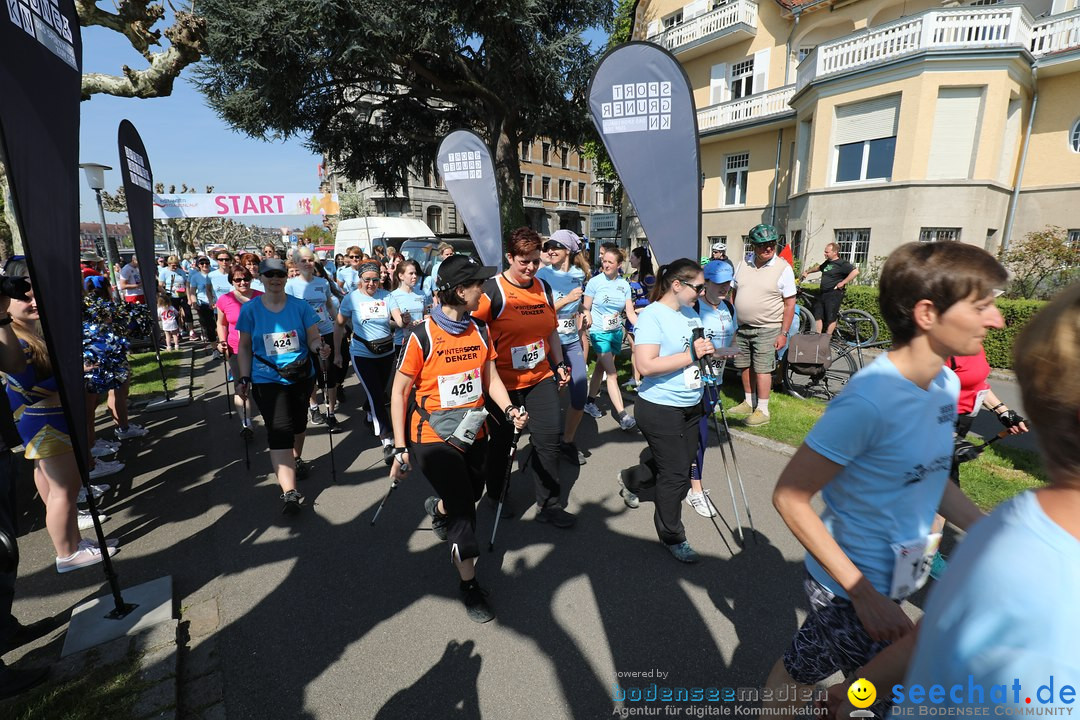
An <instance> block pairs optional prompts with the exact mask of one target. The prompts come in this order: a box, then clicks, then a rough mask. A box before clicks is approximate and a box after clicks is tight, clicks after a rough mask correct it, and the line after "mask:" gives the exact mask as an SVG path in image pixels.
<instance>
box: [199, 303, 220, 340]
mask: <svg viewBox="0 0 1080 720" xmlns="http://www.w3.org/2000/svg"><path fill="white" fill-rule="evenodd" d="M195 312H197V313H198V314H199V324H200V325H202V329H203V334H204V335H205V336H206V341H207V342H212V343H216V342H217V339H218V337H217V313H215V312H214V306H213V305H209V304H207V303H198V304H197V305H196V306H195Z"/></svg>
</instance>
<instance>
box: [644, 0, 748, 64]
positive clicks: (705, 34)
mask: <svg viewBox="0 0 1080 720" xmlns="http://www.w3.org/2000/svg"><path fill="white" fill-rule="evenodd" d="M757 19H758V6H757V3H756V2H752V1H751V0H729V2H726V3H724V4H722V5H718V6H717V7H715V8H713V9H712V10H709V11H708V12H706V13H702V14H701V15H698V16H697V17H694V18H689V19H687V20H684V21H683V22H681V23H679V24H678V25H674V26H672V27H670V28H668V29H666V30H663V31H661V32H659V33H657V34H655V35H651V36H649V38H648V40H649V42H652V43H656V44H657V45H660V46H661V47H664V48H666V49H668V50H670V51H671V52H672V53H674V54H676V55H679V56H680V57H679V60H680V61H681V62H686V61H687V60H690V59H693V58H695V57H697V56H698V55H702V54H704V53H706V52H712V51H713V50H716V49H719V48H722V47H727V46H728V45H734V44H735V43H737V42H739V41H740V40H749V39H750V38H752V37H754V35H756V34H757Z"/></svg>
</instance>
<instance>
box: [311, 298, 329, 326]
mask: <svg viewBox="0 0 1080 720" xmlns="http://www.w3.org/2000/svg"><path fill="white" fill-rule="evenodd" d="M310 304H311V309H312V310H314V311H315V316H316V317H318V318H319V322H326V320H327V319H328V318H327V314H326V303H324V302H312V303H310Z"/></svg>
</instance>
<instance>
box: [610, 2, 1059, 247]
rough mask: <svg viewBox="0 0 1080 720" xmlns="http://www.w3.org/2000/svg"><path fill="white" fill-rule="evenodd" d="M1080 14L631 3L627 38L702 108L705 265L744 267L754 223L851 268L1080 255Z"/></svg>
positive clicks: (979, 5) (951, 6)
mask: <svg viewBox="0 0 1080 720" xmlns="http://www.w3.org/2000/svg"><path fill="white" fill-rule="evenodd" d="M1077 2H1078V0H1031V1H1030V2H1023V3H1000V2H997V1H996V0H974V2H964V3H963V4H961V3H958V2H945V3H941V2H936V1H935V0H760V2H754V1H753V0H727V2H719V1H717V0H694V1H693V2H690V3H689V4H686V3H685V2H681V1H680V0H640V2H639V3H638V6H637V16H636V18H635V25H634V37H635V39H641V40H648V41H650V42H653V43H656V44H658V45H661V46H662V47H665V48H667V49H668V50H670V51H671V52H672V53H673V54H674V55H675V57H676V58H677V59H678V61H679V62H680V63H681V64H682V66H683V67H684V69H685V70H686V73H687V76H688V77H689V79H690V83H691V86H692V89H693V95H694V100H695V104H696V106H697V108H698V109H697V124H698V133H699V136H700V142H701V169H702V173H703V175H704V183H703V188H702V212H703V218H702V238H701V244H702V248H703V250H704V248H705V247H706V246H707V244H708V243H710V242H713V241H715V240H716V239H718V238H724V239H726V241H727V242H728V244H729V252H731V254H733V255H735V256H738V255H739V253H740V249H741V239H742V237H743V236H745V234H746V232H747V230H748V229H749V228H750V227H752V226H753V225H755V224H757V223H759V222H772V223H773V224H775V225H776V226H777V228H778V230H779V231H780V233H781V234H783V235H786V236H787V238H788V239H789V240H790V242H791V243H792V246H793V250H794V252H795V253H796V257H801V258H807V257H809V258H814V259H816V258H818V257H819V256H820V254H821V251H822V249H823V248H824V245H825V244H826V243H828V242H832V241H836V242H838V243H839V244H840V250H841V254H842V256H844V257H845V258H847V259H850V260H852V261H855V262H866V261H870V260H872V259H873V258H874V257H876V256H884V255H887V254H888V253H889V252H891V251H892V250H893V249H894V248H896V247H897V246H898V245H900V244H902V243H905V242H909V241H914V240H920V241H933V240H959V241H961V242H967V243H971V244H975V245H979V246H981V247H985V248H986V249H988V250H990V251H992V252H996V251H997V250H998V249H999V248H1001V247H1002V246H1003V245H1007V244H1009V243H1010V242H1011V243H1015V242H1016V241H1017V240H1019V239H1022V238H1023V236H1024V234H1025V233H1028V232H1031V231H1033V230H1038V229H1041V228H1043V227H1045V226H1046V225H1057V226H1060V227H1063V228H1066V229H1067V230H1068V231H1069V234H1070V236H1071V237H1072V238H1073V239H1074V240H1076V241H1077V242H1080V7H1078V6H1077ZM624 226H625V227H628V228H631V229H633V228H634V227H636V224H635V223H634V222H633V219H632V218H629V219H628V222H626V223H624ZM702 254H703V255H704V254H706V253H705V252H703V253H702Z"/></svg>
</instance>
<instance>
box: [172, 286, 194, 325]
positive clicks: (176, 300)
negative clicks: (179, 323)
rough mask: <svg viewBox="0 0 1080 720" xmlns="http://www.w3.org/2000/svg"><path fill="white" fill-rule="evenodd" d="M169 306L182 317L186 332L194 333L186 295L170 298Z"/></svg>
mask: <svg viewBox="0 0 1080 720" xmlns="http://www.w3.org/2000/svg"><path fill="white" fill-rule="evenodd" d="M169 304H170V305H172V306H173V307H174V308H175V309H176V312H178V313H180V314H182V315H183V316H184V327H185V328H187V331H188V332H192V331H194V328H193V327H192V321H191V305H190V304H189V303H188V299H187V295H182V296H180V297H170V298H169Z"/></svg>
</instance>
